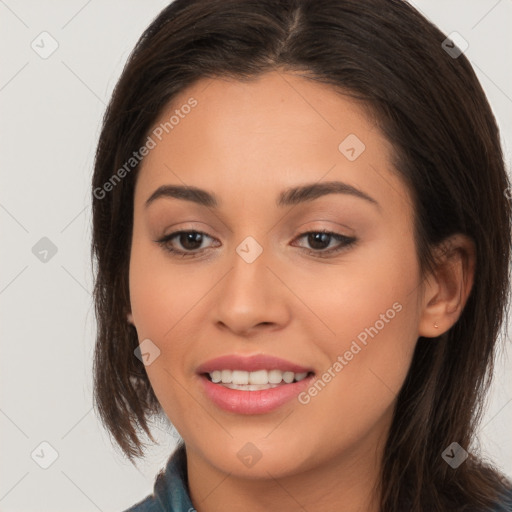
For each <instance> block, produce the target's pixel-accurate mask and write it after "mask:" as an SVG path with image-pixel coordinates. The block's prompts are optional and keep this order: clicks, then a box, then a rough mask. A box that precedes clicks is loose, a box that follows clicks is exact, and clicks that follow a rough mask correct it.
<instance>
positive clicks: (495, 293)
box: [92, 0, 512, 512]
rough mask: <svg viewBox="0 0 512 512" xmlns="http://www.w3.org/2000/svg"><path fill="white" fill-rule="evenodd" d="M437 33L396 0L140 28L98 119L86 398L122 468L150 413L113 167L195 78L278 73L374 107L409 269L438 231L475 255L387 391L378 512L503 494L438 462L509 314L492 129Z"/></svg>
mask: <svg viewBox="0 0 512 512" xmlns="http://www.w3.org/2000/svg"><path fill="white" fill-rule="evenodd" d="M445 38H446V36H445V35H444V34H443V33H442V32H441V31H440V30H439V29H438V28H436V27H435V26H434V25H433V24H431V23H430V22H429V21H427V20H426V19H425V18H424V17H423V16H421V15H420V14H419V13H418V12H417V11H416V10H415V9H414V8H412V7H411V6H410V5H409V4H408V3H406V2H404V1H401V0H176V1H175V2H173V3H172V4H170V5H169V6H168V7H166V8H165V9H164V10H163V11H162V12H161V13H160V14H159V15H158V17H157V18H156V19H155V20H154V21H153V22H152V23H151V25H150V26H149V27H148V28H147V29H146V31H145V32H144V33H143V34H142V36H141V38H140V40H139V41H138V43H137V45H136V47H135V49H134V50H133V52H132V54H131V55H130V57H129V59H128V62H127V64H126V66H125V68H124V70H123V73H122V75H121V77H120V79H119V81H118V83H117V85H116V87H115V90H114V93H113V96H112V99H111V101H110V104H109V105H108V108H107V111H106V114H105V117H104V121H103V127H102V131H101V135H100V138H99V143H98V148H97V153H96V161H95V169H94V176H93V187H92V188H93V197H92V202H93V246H92V248H93V257H94V258H95V291H94V297H95V306H96V315H97V320H98V332H97V344H96V351H95V360H94V401H95V407H96V408H97V411H98V413H99V416H100V418H101V420H102V421H103V423H104V425H105V427H106V428H107V429H108V431H109V432H110V433H111V434H112V435H113V437H114V439H115V441H116V442H117V444H118V445H119V446H120V447H121V449H122V450H123V452H124V453H125V454H126V455H127V457H128V458H129V459H130V460H131V461H132V462H133V458H134V457H141V456H143V454H144V450H143V446H144V445H143V443H142V442H141V440H140V438H139V435H140V434H141V433H142V430H143V431H144V432H145V433H146V434H148V435H149V437H150V438H151V439H152V440H153V438H152V436H151V431H150V428H149V423H148V420H149V419H150V418H152V417H153V416H154V415H159V414H162V409H161V406H160V404H159V403H158V401H157V399H156V397H155V395H154V392H153V390H152V388H151V385H150V383H149V380H148V378H147V375H146V372H145V369H144V366H143V364H142V363H141V362H140V360H139V359H138V358H137V357H135V356H134V349H135V348H136V347H137V346H138V340H137V334H136V331H135V329H134V327H133V326H131V325H129V324H128V323H127V320H126V315H127V313H128V312H129V311H130V299H129V291H128V269H129V260H130V245H131V236H132V223H133V198H134V186H135V180H136V175H137V170H138V168H139V165H133V168H132V169H129V168H128V170H127V167H126V162H128V161H129V159H130V158H131V157H132V155H133V152H134V151H135V150H137V149H138V148H140V147H141V146H142V145H143V144H144V142H145V140H146V137H147V135H148V133H149V131H150V130H151V128H152V126H153V125H154V123H155V122H156V120H157V118H158V116H159V115H160V114H161V112H162V110H163V109H164V107H167V106H168V105H169V103H170V102H171V101H172V100H173V98H174V97H175V96H176V95H177V94H178V93H180V92H182V91H183V90H184V89H186V88H187V87H188V86H190V85H192V84H194V83H195V82H196V81H198V80H199V79H202V78H205V77H209V78H217V77H227V78H233V79H237V80H251V79H253V78H256V77H258V75H261V74H262V73H265V72H268V71H273V70H277V71H279V72H281V71H283V72H286V71H290V72H295V73H300V74H301V75H302V76H304V77H305V78H309V79H311V80H316V81H318V82H322V83H326V84H330V85H332V86H333V87H334V88H336V89H337V90H338V91H339V92H340V93H342V94H347V95H349V96H351V97H353V98H358V99H360V100H362V101H363V102H364V105H365V106H367V107H368V108H369V109H370V110H371V112H373V113H374V115H375V117H376V119H377V122H378V124H379V127H380V129H381V130H382V132H383V133H384V134H385V136H386V137H387V139H388V140H389V141H390V143H391V144H392V146H393V148H394V162H393V163H394V166H395V169H396V172H397V173H399V175H400V177H401V178H402V179H403V180H404V182H405V183H406V184H407V186H408V189H409V190H410V193H411V197H412V198H413V201H414V211H415V219H414V222H415V241H416V248H417V253H418V259H419V262H420V265H421V270H422V275H425V272H427V271H429V270H432V269H433V268H434V265H435V261H434V252H433V250H434V248H436V246H438V245H439V244H440V243H441V242H442V241H443V240H445V239H447V237H449V236H450V235H452V234H454V233H463V234H466V235H467V236H469V237H470V238H471V239H472V240H473V241H474V243H475V247H476V253H477V262H476V269H475V281H474V285H473V288H472V290H471V294H470V296H469V298H468V301H467V303H466V306H465V308H464V310H463V312H462V314H461V316H460V318H459V320H458V321H457V322H456V324H455V325H454V326H453V327H452V328H451V329H450V330H449V331H447V332H446V333H444V334H443V335H441V336H439V338H437V339H435V340H432V339H424V338H422V337H420V338H419V339H418V341H417V345H416V348H415V352H414V357H413V360H412V365H411V367H410V370H409V372H408V375H407V378H406V380H405V383H404V385H403V387H402V389H401V390H400V393H399V395H398V397H397V402H396V408H395V413H394V419H393V423H392V426H391V430H390V434H389V438H388V440H387V444H386V448H385V455H384V461H383V471H382V497H381V510H382V512H397V511H401V510H415V511H425V512H427V511H428V512H433V511H441V510H443V511H444V510H450V511H459V510H479V509H485V508H486V507H489V506H490V505H491V504H492V503H493V502H494V501H495V500H496V499H497V497H498V495H499V494H500V493H503V492H504V489H505V485H508V486H511V485H512V484H511V483H510V482H506V479H505V477H504V476H503V475H502V474H500V473H499V471H498V470H497V469H496V468H494V467H493V466H492V464H489V463H484V462H483V461H482V460H480V459H479V458H478V457H477V456H475V455H473V454H471V453H470V454H469V458H468V459H467V460H466V462H464V463H463V464H462V465H460V466H459V467H458V468H457V469H452V467H450V466H449V465H448V464H446V463H445V462H444V461H443V460H442V458H441V454H442V452H443V451H444V450H445V449H446V448H447V447H448V446H449V445H450V444H451V443H452V442H454V441H456V442H457V443H459V444H460V445H461V446H462V447H463V448H465V449H466V450H468V451H471V450H473V446H472V443H473V442H474V440H475V439H474V438H475V433H476V427H477V425H478V422H479V420H480V417H481V415H482V413H483V410H484V403H485V402H484V398H485V396H486V393H487V390H488V387H489V385H490V383H491V377H492V370H493V361H494V356H495V352H496V346H497V345H496V343H497V340H498V339H499V338H498V335H499V330H500V327H501V325H502V322H503V321H504V320H505V318H506V311H507V306H508V301H509V296H508V292H509V284H510V283H509V264H510V244H511V224H510V213H511V210H510V203H509V200H508V198H507V196H508V192H507V191H509V180H508V177H507V174H506V171H505V168H504V163H503V156H502V151H501V147H500V142H499V132H498V128H497V125H496V121H495V118H494V116H493V114H492V111H491V109H490V107H489V104H488V102H487V100H486V97H485V94H484V92H483V90H482V88H481V86H480V84H479V82H478V80H477V78H476V76H475V73H474V71H473V69H472V68H471V66H470V64H469V62H468V60H467V59H466V57H465V56H464V55H460V56H459V57H458V58H454V56H453V55H450V54H449V53H447V52H446V51H445V49H443V47H442V42H443V41H444V40H445ZM123 166H125V167H124V168H125V171H126V172H125V173H121V174H122V179H121V178H120V174H119V173H117V171H118V169H120V168H122V167H123ZM114 175H116V178H115V179H114ZM118 178H119V179H118ZM107 183H110V186H106V184H107ZM470 448H471V450H470ZM466 507H469V508H466Z"/></svg>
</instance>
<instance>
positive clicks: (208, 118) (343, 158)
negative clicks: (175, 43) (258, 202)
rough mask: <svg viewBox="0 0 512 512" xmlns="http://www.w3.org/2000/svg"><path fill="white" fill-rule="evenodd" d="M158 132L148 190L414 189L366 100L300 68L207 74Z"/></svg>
mask: <svg viewBox="0 0 512 512" xmlns="http://www.w3.org/2000/svg"><path fill="white" fill-rule="evenodd" d="M191 105H193V106H191ZM154 134H156V135H154ZM150 136H152V137H153V139H154V141H155V147H154V148H153V149H152V150H151V151H150V152H149V154H148V155H147V156H146V157H145V158H144V161H143V163H142V166H141V170H140V174H141V176H140V177H139V179H138V181H140V186H139V183H138V185H137V187H138V189H139V193H140V191H141V190H142V191H143V192H144V194H145V195H146V196H147V195H148V194H150V193H151V192H152V190H153V189H154V188H156V187H158V186H160V185H162V184H167V183H175V184H182V185H187V184H188V185H194V186H201V187H202V188H208V189H211V190H216V191H218V195H220V196H221V197H226V198H234V196H235V195H240V194H242V195H243V194H247V197H246V199H248V198H249V196H250V195H255V194H257V193H258V192H261V193H262V194H264V193H267V192H268V190H269V189H279V190H281V189H284V188H286V187H290V186H294V185H297V184H300V183H303V182H304V183H306V182H307V183H310V182H312V181H333V180H341V181H343V182H346V183H349V184H352V185H355V186H357V187H358V188H360V189H364V190H365V191H366V192H367V193H368V194H369V195H372V196H373V197H376V196H378V197H381V199H383V198H384V196H385V195H386V194H388V195H389V194H391V195H393V194H394V195H395V196H398V197H402V198H406V197H407V190H406V189H405V185H404V184H403V183H402V182H401V180H400V179H399V178H398V176H397V175H396V173H395V172H394V171H393V169H392V168H391V155H392V147H391V145H390V144H389V143H388V141H387V140H386V139H385V137H384V136H383V135H382V134H381V132H380V131H379V129H378V128H377V126H376V125H375V123H374V122H373V121H372V118H371V117H370V116H369V115H368V112H367V110H366V109H365V108H364V106H363V105H361V103H358V102H356V101H355V100H354V99H351V98H349V97H348V96H346V95H342V94H340V93H339V92H338V91H337V90H336V89H334V88H333V87H331V86H329V85H327V84H323V83H320V82H315V81H312V80H308V79H306V78H304V77H301V76H299V75H296V74H290V73H283V72H271V73H267V74H264V75H261V76H259V77H258V78H256V79H252V80H250V81H239V80H234V79H230V80H228V79H224V78H215V79H210V78H209V79H202V80H199V81H198V82H196V83H195V84H194V85H193V86H191V87H189V88H187V89H185V90H184V91H182V92H181V93H180V94H179V95H178V96H176V97H175V98H174V99H173V101H172V104H170V105H168V106H167V108H166V109H164V111H163V112H162V113H161V115H160V116H159V118H158V120H157V122H156V123H155V124H154V127H153V130H152V132H151V133H150ZM243 191H245V192H243ZM275 195H276V196H277V194H275ZM396 198H397V197H395V198H394V199H395V200H396ZM379 202H380V200H379Z"/></svg>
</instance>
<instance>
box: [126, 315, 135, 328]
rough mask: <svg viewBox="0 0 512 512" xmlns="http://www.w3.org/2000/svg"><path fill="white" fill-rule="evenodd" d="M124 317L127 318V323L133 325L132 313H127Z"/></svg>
mask: <svg viewBox="0 0 512 512" xmlns="http://www.w3.org/2000/svg"><path fill="white" fill-rule="evenodd" d="M126 319H127V320H128V323H129V324H132V325H135V324H134V323H133V315H132V314H131V313H128V314H127V315H126Z"/></svg>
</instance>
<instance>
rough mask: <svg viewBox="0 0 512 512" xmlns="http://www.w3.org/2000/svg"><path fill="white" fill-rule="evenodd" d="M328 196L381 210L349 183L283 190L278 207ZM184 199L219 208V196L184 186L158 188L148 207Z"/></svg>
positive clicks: (321, 184)
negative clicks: (345, 197) (159, 201)
mask: <svg viewBox="0 0 512 512" xmlns="http://www.w3.org/2000/svg"><path fill="white" fill-rule="evenodd" d="M328 194H347V195H351V196H354V197H358V198H360V199H363V200H365V201H367V202H369V203H372V204H374V205H375V206H377V207H378V208H379V209H380V204H379V203H378V202H377V201H376V200H375V199H374V198H373V197H371V196H369V195H368V194H366V193H365V192H363V191H362V190H359V189H358V188H356V187H353V186H352V185H349V184H348V183H343V182H341V181H327V182H323V183H308V184H305V185H300V186H297V187H292V188H288V189H286V190H283V191H282V192H281V193H280V194H279V197H278V198H277V201H276V205H277V206H280V207H284V206H291V205H296V204H300V203H304V202H306V201H312V200H314V199H317V198H319V197H322V196H325V195H328ZM164 197H165V198H174V199H182V200H184V201H191V202H193V203H197V204H199V205H201V206H206V207H208V208H218V207H219V205H220V201H219V200H218V198H217V196H216V195H215V194H213V193H212V192H208V191H207V190H204V189H201V188H198V187H194V186H183V185H162V186H161V187H158V188H157V189H156V190H155V191H154V192H153V193H152V194H151V196H150V197H149V198H148V199H147V201H146V207H148V206H149V205H150V204H151V203H153V202H154V201H156V200H157V199H160V198H164Z"/></svg>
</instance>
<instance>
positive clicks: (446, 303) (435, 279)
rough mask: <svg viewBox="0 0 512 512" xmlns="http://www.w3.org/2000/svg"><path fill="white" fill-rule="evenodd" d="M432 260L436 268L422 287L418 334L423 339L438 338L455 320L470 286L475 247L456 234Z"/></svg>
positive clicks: (460, 311) (438, 250) (473, 269)
mask: <svg viewBox="0 0 512 512" xmlns="http://www.w3.org/2000/svg"><path fill="white" fill-rule="evenodd" d="M436 259H437V264H436V269H435V271H434V273H433V274H430V275H429V276H428V278H427V279H426V280H425V284H424V285H423V297H422V310H421V311H420V320H419V325H418V334H419V336H424V337H426V338H435V337H437V336H440V335H441V334H443V333H445V332H446V331H448V330H449V329H450V327H452V326H453V325H454V324H455V323H456V322H457V320H458V319H459V317H460V315H461V313H462V310H463V309H464V306H465V305H466V302H467V299H468V297H469V294H470V292H471V288H472V287H473V282H474V272H475V265H476V248H475V244H474V242H473V240H472V239H471V238H469V237H468V236H466V235H463V234H460V233H458V234H456V235H453V236H451V237H450V238H449V239H448V240H446V241H443V243H442V246H441V247H439V248H438V249H437V251H436ZM434 324H436V325H437V326H438V327H437V328H436V327H434Z"/></svg>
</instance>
